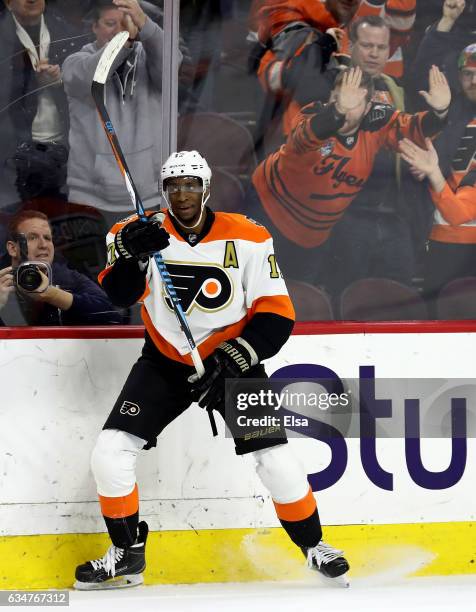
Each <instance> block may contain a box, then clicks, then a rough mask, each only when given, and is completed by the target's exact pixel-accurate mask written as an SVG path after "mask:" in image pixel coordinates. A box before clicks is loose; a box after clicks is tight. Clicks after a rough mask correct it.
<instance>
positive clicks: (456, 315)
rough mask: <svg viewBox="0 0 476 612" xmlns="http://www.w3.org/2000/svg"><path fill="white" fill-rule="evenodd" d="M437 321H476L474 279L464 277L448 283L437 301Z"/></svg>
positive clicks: (475, 286)
mask: <svg viewBox="0 0 476 612" xmlns="http://www.w3.org/2000/svg"><path fill="white" fill-rule="evenodd" d="M437 313H438V319H442V320H447V321H448V320H460V319H476V277H475V276H466V277H464V278H457V279H456V280H453V281H451V282H449V283H448V284H447V285H445V286H444V287H443V289H442V290H441V291H440V295H439V296H438V301H437Z"/></svg>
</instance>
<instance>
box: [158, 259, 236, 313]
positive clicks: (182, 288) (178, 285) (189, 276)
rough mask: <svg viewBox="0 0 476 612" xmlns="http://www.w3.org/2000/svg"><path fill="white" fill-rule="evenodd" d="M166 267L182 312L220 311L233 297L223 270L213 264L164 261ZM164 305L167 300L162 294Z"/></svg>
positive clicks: (228, 280)
mask: <svg viewBox="0 0 476 612" xmlns="http://www.w3.org/2000/svg"><path fill="white" fill-rule="evenodd" d="M167 270H168V271H169V274H170V276H171V277H172V282H173V284H174V287H175V291H176V292H177V296H178V298H179V299H180V304H181V306H182V308H183V310H184V312H185V313H186V314H189V313H190V312H191V311H192V310H193V308H195V307H198V308H200V309H201V310H206V311H209V312H212V311H214V310H221V309H222V308H223V307H224V306H226V305H227V304H228V303H229V302H230V300H231V298H232V296H233V285H232V282H231V279H230V277H229V276H228V274H227V273H226V271H225V270H224V269H223V268H221V267H219V266H217V265H207V266H201V265H194V264H176V263H169V262H167ZM164 299H165V301H166V303H167V306H168V307H169V308H170V309H171V310H172V307H171V304H170V300H169V298H168V297H166V296H165V295H164Z"/></svg>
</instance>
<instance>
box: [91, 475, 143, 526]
mask: <svg viewBox="0 0 476 612" xmlns="http://www.w3.org/2000/svg"><path fill="white" fill-rule="evenodd" d="M98 497H99V503H100V504H101V512H102V513H103V515H104V516H107V517H108V518H124V517H126V516H131V515H132V514H135V513H136V512H137V511H138V510H139V489H138V488H137V483H136V485H135V487H134V488H133V490H132V491H131V492H130V493H129V495H122V496H121V497H105V496H104V495H98Z"/></svg>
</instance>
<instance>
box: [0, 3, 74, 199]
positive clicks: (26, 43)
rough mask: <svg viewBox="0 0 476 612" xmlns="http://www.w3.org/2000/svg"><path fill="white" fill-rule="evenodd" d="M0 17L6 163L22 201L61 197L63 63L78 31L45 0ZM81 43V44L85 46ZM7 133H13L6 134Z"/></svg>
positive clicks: (11, 6)
mask: <svg viewBox="0 0 476 612" xmlns="http://www.w3.org/2000/svg"><path fill="white" fill-rule="evenodd" d="M5 3H6V6H7V8H8V11H5V13H4V14H3V15H1V17H0V59H1V62H0V79H1V83H2V87H1V93H0V119H1V121H2V124H3V126H4V127H5V128H6V129H7V130H11V129H12V128H13V131H14V137H13V138H12V139H11V142H7V139H5V140H4V141H3V145H2V149H3V153H2V161H5V159H7V160H8V166H9V167H10V168H11V169H13V170H14V172H15V175H16V178H15V186H16V189H17V191H18V194H19V196H20V199H21V200H25V199H28V198H32V197H36V196H41V195H48V196H49V195H58V194H59V193H60V192H61V191H62V189H63V187H64V184H65V180H66V162H67V157H68V151H67V148H66V141H67V134H68V106H67V102H66V97H65V94H64V91H63V86H62V82H61V66H62V64H63V61H64V59H65V58H66V57H67V56H68V55H69V54H70V53H73V52H74V51H76V50H77V49H78V45H79V41H80V40H81V37H80V36H79V38H78V32H77V31H76V30H74V29H73V28H72V27H71V26H70V25H69V24H67V23H66V22H65V21H64V20H63V19H62V18H61V17H59V16H58V15H57V14H55V13H54V12H53V11H50V10H45V0H6V2H5ZM81 44H82V43H81ZM7 133H8V132H7Z"/></svg>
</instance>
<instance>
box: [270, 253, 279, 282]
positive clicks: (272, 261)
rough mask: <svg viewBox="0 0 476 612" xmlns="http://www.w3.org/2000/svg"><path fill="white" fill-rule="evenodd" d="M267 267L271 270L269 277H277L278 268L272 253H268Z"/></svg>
mask: <svg viewBox="0 0 476 612" xmlns="http://www.w3.org/2000/svg"><path fill="white" fill-rule="evenodd" d="M268 261H269V267H270V268H271V272H270V273H269V275H270V277H271V278H279V270H278V264H277V263H276V257H275V256H274V255H270V256H269V257H268Z"/></svg>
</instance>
